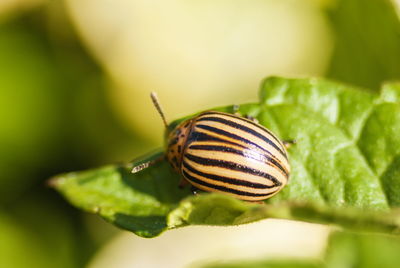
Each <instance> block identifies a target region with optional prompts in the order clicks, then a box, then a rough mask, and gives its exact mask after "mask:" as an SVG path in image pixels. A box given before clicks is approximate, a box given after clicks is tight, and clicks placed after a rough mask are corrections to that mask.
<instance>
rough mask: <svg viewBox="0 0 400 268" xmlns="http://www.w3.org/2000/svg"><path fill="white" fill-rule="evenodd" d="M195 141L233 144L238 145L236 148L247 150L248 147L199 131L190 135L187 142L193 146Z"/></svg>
mask: <svg viewBox="0 0 400 268" xmlns="http://www.w3.org/2000/svg"><path fill="white" fill-rule="evenodd" d="M194 141H204V142H207V141H217V142H222V143H227V144H231V145H236V146H239V147H241V148H247V147H246V146H243V145H241V144H239V143H236V142H232V141H229V140H225V139H221V138H218V137H214V136H211V135H208V134H207V133H204V132H199V131H194V132H192V133H190V135H189V137H188V140H187V144H191V143H192V142H194Z"/></svg>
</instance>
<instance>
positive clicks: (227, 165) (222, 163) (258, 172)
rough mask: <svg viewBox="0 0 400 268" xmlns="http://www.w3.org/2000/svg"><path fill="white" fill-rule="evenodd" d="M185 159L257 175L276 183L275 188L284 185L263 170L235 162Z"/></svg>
mask: <svg viewBox="0 0 400 268" xmlns="http://www.w3.org/2000/svg"><path fill="white" fill-rule="evenodd" d="M185 157H186V158H187V159H189V160H190V161H193V162H195V163H197V164H200V165H203V166H213V167H221V168H226V169H230V170H235V171H240V172H243V173H247V174H251V175H256V176H260V177H263V178H266V179H269V180H270V181H272V182H273V183H274V186H281V185H282V183H281V182H280V181H279V180H278V179H277V178H275V177H274V176H272V175H271V174H268V173H265V172H262V171H261V170H257V169H254V168H250V167H247V166H244V165H241V164H238V163H235V162H230V161H225V160H220V159H211V158H204V157H200V156H195V155H192V154H185Z"/></svg>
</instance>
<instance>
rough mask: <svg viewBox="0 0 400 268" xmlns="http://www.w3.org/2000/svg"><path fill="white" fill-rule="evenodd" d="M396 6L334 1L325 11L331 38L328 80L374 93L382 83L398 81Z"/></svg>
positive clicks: (387, 1)
mask: <svg viewBox="0 0 400 268" xmlns="http://www.w3.org/2000/svg"><path fill="white" fill-rule="evenodd" d="M396 5H399V4H398V3H397V4H396V2H395V0H368V1H365V0H337V1H335V4H334V7H333V8H332V9H331V10H330V11H329V15H330V16H329V17H330V19H331V24H332V26H333V33H334V35H335V49H334V52H333V56H332V61H331V64H330V68H329V71H328V76H329V77H331V78H334V79H338V80H341V81H345V82H348V83H352V84H355V85H359V86H364V87H370V88H373V89H376V90H378V88H379V86H380V85H381V84H382V82H383V81H385V80H391V79H399V78H400V19H399V12H396ZM397 8H399V7H397Z"/></svg>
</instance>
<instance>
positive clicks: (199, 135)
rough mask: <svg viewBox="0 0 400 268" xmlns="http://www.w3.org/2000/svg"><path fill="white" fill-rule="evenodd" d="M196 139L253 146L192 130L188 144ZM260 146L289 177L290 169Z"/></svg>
mask: <svg viewBox="0 0 400 268" xmlns="http://www.w3.org/2000/svg"><path fill="white" fill-rule="evenodd" d="M207 127H208V126H207ZM217 134H221V133H217ZM228 137H229V136H228ZM230 138H232V137H230ZM196 141H200V142H208V141H215V142H221V143H226V144H231V145H235V146H238V147H240V148H242V149H249V150H251V147H247V146H243V145H241V144H239V143H236V142H233V141H230V140H226V139H223V138H218V137H215V136H212V135H209V134H207V133H204V132H200V131H194V132H192V133H191V134H190V135H189V137H188V140H187V144H191V143H193V142H196ZM246 141H247V140H246ZM248 142H250V141H248ZM251 144H252V145H254V146H258V145H257V144H255V143H251ZM258 148H259V149H260V150H262V151H263V152H266V153H267V154H268V155H266V154H265V155H264V157H265V158H266V159H267V160H268V161H270V162H271V163H272V164H274V165H275V166H276V167H278V168H279V169H280V170H282V171H283V173H284V174H285V176H286V177H289V173H288V171H287V170H286V169H285V168H284V167H283V166H282V165H281V164H280V163H279V162H280V161H277V160H276V158H275V157H274V156H273V155H272V154H271V153H270V152H269V151H267V150H265V149H264V148H262V147H261V146H258ZM270 156H271V157H270Z"/></svg>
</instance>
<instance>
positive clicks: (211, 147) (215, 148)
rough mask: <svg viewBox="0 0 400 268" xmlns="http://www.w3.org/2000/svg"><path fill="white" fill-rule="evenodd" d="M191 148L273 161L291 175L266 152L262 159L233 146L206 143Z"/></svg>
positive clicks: (259, 160)
mask: <svg viewBox="0 0 400 268" xmlns="http://www.w3.org/2000/svg"><path fill="white" fill-rule="evenodd" d="M189 149H193V150H205V151H215V152H226V153H233V154H236V155H241V156H243V157H245V158H251V159H254V160H256V161H258V162H261V163H265V164H267V165H270V163H269V162H271V163H272V165H274V166H276V167H277V168H278V169H279V170H280V171H281V172H282V173H283V174H284V175H285V176H286V177H288V176H289V174H288V172H287V171H286V170H285V169H284V168H283V167H282V165H281V164H280V163H279V162H278V161H276V160H275V159H273V158H271V157H269V156H267V155H265V154H262V155H261V157H260V158H261V159H260V158H259V157H256V156H254V155H252V154H246V153H245V151H244V150H237V149H234V148H231V147H226V146H220V145H205V144H204V145H203V144H201V145H190V146H189ZM249 150H251V149H249Z"/></svg>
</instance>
